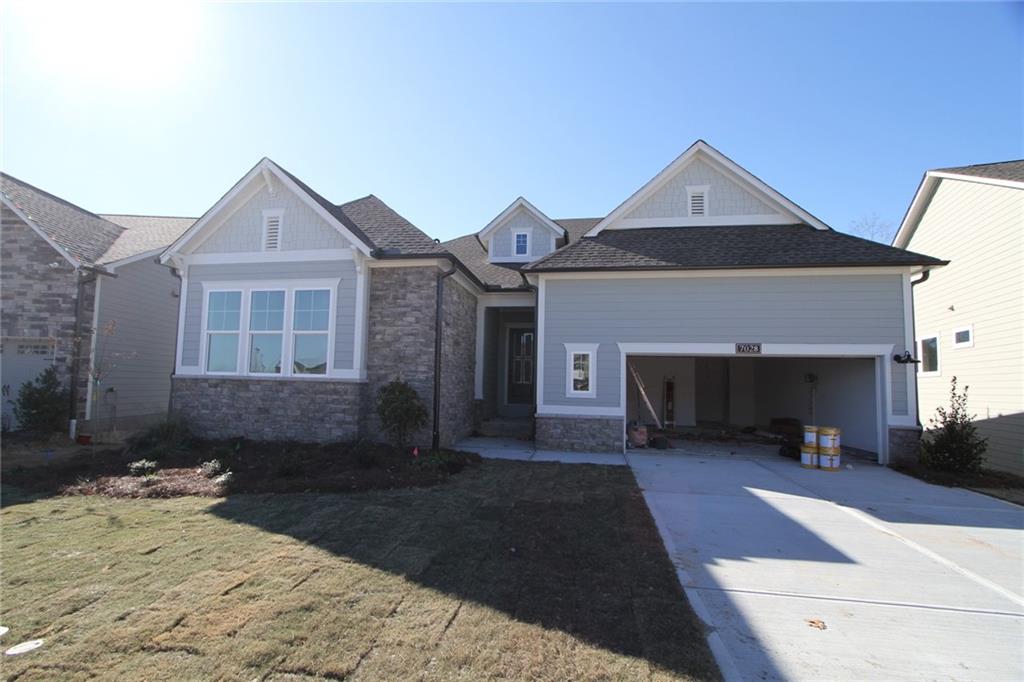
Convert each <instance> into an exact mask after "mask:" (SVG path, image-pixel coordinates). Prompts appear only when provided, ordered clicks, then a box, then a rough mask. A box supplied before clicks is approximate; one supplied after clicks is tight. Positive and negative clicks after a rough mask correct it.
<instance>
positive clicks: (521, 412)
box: [476, 305, 537, 440]
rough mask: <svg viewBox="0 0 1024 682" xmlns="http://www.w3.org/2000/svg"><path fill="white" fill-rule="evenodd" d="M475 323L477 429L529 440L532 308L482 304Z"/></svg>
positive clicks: (533, 336) (533, 366) (533, 345)
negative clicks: (476, 325)
mask: <svg viewBox="0 0 1024 682" xmlns="http://www.w3.org/2000/svg"><path fill="white" fill-rule="evenodd" d="M477 321H478V329H477V377H476V378H477V385H476V427H477V431H478V432H480V433H481V434H483V435H489V436H500V437H508V438H516V439H527V440H532V438H533V415H534V413H535V412H536V391H535V390H534V382H535V369H536V350H537V341H536V340H537V334H536V323H535V314H534V309H533V308H532V307H528V306H483V305H482V306H481V308H480V309H479V310H478V314H477Z"/></svg>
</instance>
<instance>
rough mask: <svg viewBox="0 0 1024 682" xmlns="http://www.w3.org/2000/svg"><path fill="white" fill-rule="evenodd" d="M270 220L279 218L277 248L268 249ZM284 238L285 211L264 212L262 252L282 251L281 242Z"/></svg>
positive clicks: (281, 209)
mask: <svg viewBox="0 0 1024 682" xmlns="http://www.w3.org/2000/svg"><path fill="white" fill-rule="evenodd" d="M270 218H277V248H276V249H268V248H267V221H268V219H270ZM283 237H284V209H283V208H268V209H264V211H263V230H262V232H261V235H260V251H268V252H272V253H274V252H277V251H281V250H282V249H281V240H282V238H283Z"/></svg>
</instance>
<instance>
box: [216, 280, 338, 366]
mask: <svg viewBox="0 0 1024 682" xmlns="http://www.w3.org/2000/svg"><path fill="white" fill-rule="evenodd" d="M331 298H332V296H331V289H329V288H301V289H300V288H296V289H292V290H288V289H283V288H282V289H251V290H250V289H248V288H245V290H243V291H210V292H208V294H207V298H206V318H205V322H206V330H205V337H206V338H205V344H206V351H205V367H206V371H207V372H208V373H214V374H251V375H326V374H327V371H328V362H329V360H328V358H329V355H330V353H329V347H330V333H331V321H332V315H331V310H332V302H331ZM243 324H244V325H245V327H246V328H245V329H244V330H243V327H242V325H243Z"/></svg>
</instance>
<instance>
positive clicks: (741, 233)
mask: <svg viewBox="0 0 1024 682" xmlns="http://www.w3.org/2000/svg"><path fill="white" fill-rule="evenodd" d="M944 264H945V262H944V261H941V260H938V259H937V258H931V257H929V256H923V255H921V254H917V253H912V252H910V251H902V250H900V249H894V248H892V247H890V246H886V245H885V244H879V243H877V242H873V241H870V240H867V239H862V238H860V237H854V236H852V235H848V234H843V233H842V232H836V231H835V230H817V229H814V228H813V227H810V226H808V225H802V224H801V225H763V226H750V225H738V226H731V227H674V228H664V227H662V228H649V229H636V230H606V231H604V232H602V233H601V234H599V235H598V236H596V237H587V238H584V239H581V240H580V241H578V242H575V243H573V244H570V245H569V246H566V247H565V248H562V249H559V250H558V251H555V252H554V253H551V254H549V255H547V256H545V257H543V258H541V259H539V260H537V261H534V262H533V263H530V264H529V265H527V266H526V267H524V268H523V271H524V272H571V271H601V270H705V269H743V268H811V267H851V266H932V267H934V266H939V265H944Z"/></svg>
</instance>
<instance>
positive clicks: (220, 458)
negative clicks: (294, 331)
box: [4, 440, 480, 498]
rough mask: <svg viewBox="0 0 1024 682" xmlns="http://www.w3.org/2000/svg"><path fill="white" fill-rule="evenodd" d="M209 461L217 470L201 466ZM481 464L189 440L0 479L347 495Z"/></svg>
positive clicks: (54, 486) (110, 491)
mask: <svg viewBox="0 0 1024 682" xmlns="http://www.w3.org/2000/svg"><path fill="white" fill-rule="evenodd" d="M140 459H150V460H154V461H155V462H156V470H155V472H154V473H152V474H151V475H148V476H145V475H143V476H132V475H130V474H129V470H128V465H129V463H131V462H133V461H137V460H140ZM214 460H215V461H216V462H217V463H218V464H219V467H218V468H219V470H218V471H215V472H211V471H209V470H207V471H204V470H203V469H202V464H203V463H204V462H210V461H214ZM479 461H480V457H479V455H476V454H474V453H467V452H458V451H454V450H442V451H440V452H437V453H425V454H422V455H416V456H414V455H413V453H412V452H411V451H405V450H399V449H398V448H394V447H392V446H390V445H385V444H380V443H365V442H356V443H331V444H326V445H316V444H306V443H266V442H253V441H246V440H237V441H190V442H188V443H187V444H186V445H181V446H175V447H166V446H161V445H156V446H152V447H149V448H144V449H138V448H136V449H132V448H119V449H109V448H108V449H105V450H99V449H90V451H88V452H82V453H79V454H77V455H75V456H73V457H71V458H70V459H67V460H66V461H60V462H54V463H51V464H48V465H45V466H38V467H31V468H24V467H22V468H14V469H12V470H11V471H9V472H7V473H6V474H5V477H4V482H5V483H9V484H11V485H15V486H18V487H19V488H22V489H24V490H27V491H31V492H35V493H49V494H63V495H107V496H110V497H132V498H167V497H180V496H182V495H199V496H206V497H219V496H222V495H228V494H232V493H282V492H352V491H360V490H382V489H391V488H409V487H419V486H430V485H436V484H438V483H441V482H443V481H445V480H446V479H447V478H448V477H449V476H451V475H452V474H456V473H458V472H459V471H461V470H462V469H463V468H465V467H466V466H467V465H472V464H475V463H477V462H479ZM226 472H230V474H228V475H227V477H226V478H224V477H222V476H221V474H224V473H226Z"/></svg>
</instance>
